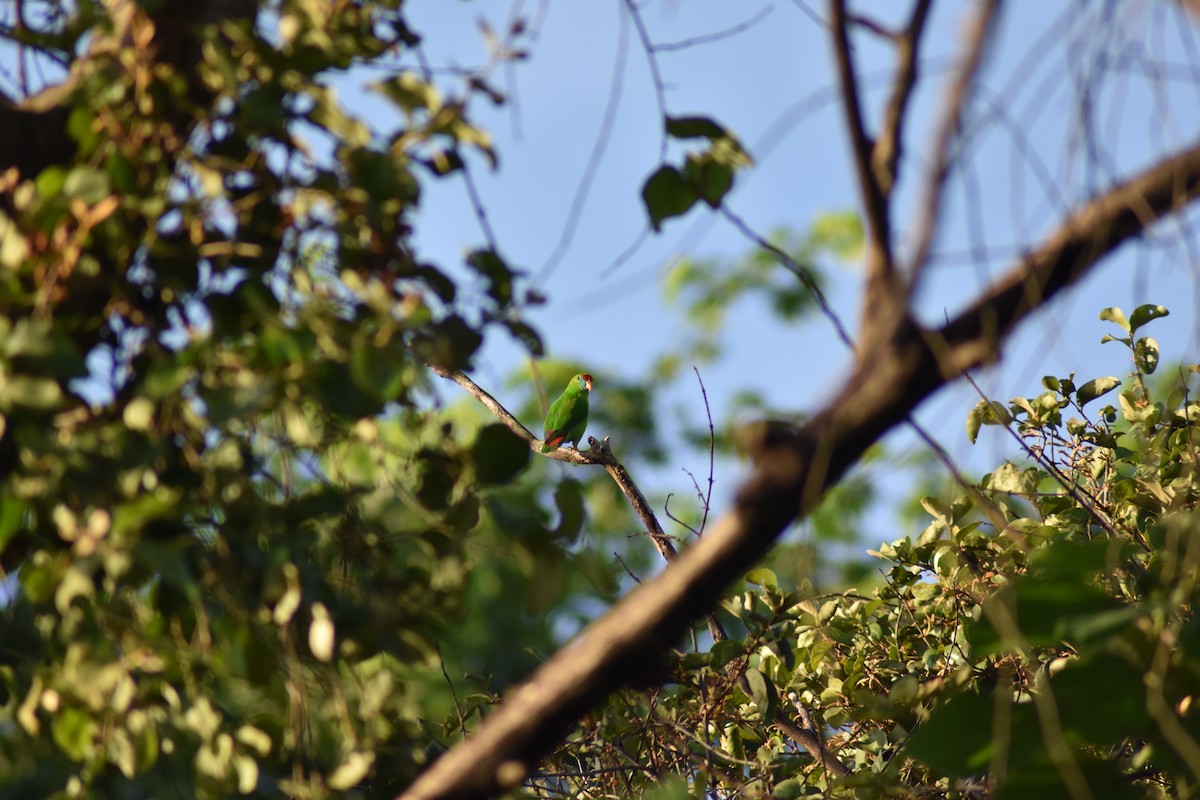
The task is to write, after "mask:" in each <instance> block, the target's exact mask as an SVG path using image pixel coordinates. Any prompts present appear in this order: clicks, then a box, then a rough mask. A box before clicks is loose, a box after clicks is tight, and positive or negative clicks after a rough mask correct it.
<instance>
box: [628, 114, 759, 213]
mask: <svg viewBox="0 0 1200 800" xmlns="http://www.w3.org/2000/svg"><path fill="white" fill-rule="evenodd" d="M665 122H666V133H667V136H669V137H670V138H672V139H676V140H680V141H687V140H691V139H701V140H704V141H706V142H707V143H708V147H707V149H705V150H701V151H698V152H690V153H688V154H687V155H686V156H685V157H684V161H683V166H682V167H676V166H672V165H670V164H664V165H663V166H661V167H659V168H658V170H656V171H655V172H654V174H653V175H651V176H650V177H649V178H647V179H646V183H645V185H644V186H643V187H642V200H643V202H644V203H645V204H646V211H647V213H648V214H649V215H650V225H651V227H653V228H654V230H656V231H657V230H661V228H662V224H663V222H665V221H666V220H668V219H670V218H671V217H679V216H683V215H684V214H686V213H687V212H688V211H690V210H691V209H692V207H693V206H694V205H696V203H698V202H703V203H705V204H706V205H708V206H709V207H710V208H719V207H720V205H721V202H722V201H723V200H724V199H725V195H726V194H728V193H729V190H730V189H732V188H733V177H734V173H735V172H736V171H737V170H739V169H743V168H745V167H748V166H750V164H751V163H752V162H751V159H750V156H749V155H748V154H747V153H746V151H745V149H744V148H743V147H742V145H741V143H740V142H738V140H737V138H736V137H735V136H734V135H733V134H732V133H730V132H729V131H728V130H727V129H726V128H725V127H723V126H722V125H720V124H719V123H717V122H715V121H713V120H712V119H710V118H708V117H667V118H666V120H665Z"/></svg>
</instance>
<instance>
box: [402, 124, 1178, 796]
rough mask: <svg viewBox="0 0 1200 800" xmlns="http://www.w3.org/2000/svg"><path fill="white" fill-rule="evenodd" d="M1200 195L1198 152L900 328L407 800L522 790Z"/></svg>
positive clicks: (1146, 176) (762, 452) (1092, 209)
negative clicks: (855, 486) (836, 490)
mask: <svg viewBox="0 0 1200 800" xmlns="http://www.w3.org/2000/svg"><path fill="white" fill-rule="evenodd" d="M1197 195H1200V143H1197V144H1194V145H1193V146H1192V147H1191V148H1190V149H1188V150H1186V151H1184V152H1183V153H1181V154H1179V155H1177V156H1175V157H1173V158H1169V159H1166V160H1164V161H1162V162H1160V163H1159V164H1157V165H1156V166H1154V167H1152V168H1150V169H1148V170H1146V171H1145V172H1143V173H1141V174H1140V175H1138V176H1137V177H1136V178H1134V179H1132V180H1130V181H1127V182H1125V183H1123V184H1121V185H1119V186H1117V187H1114V188H1113V189H1111V190H1110V191H1108V192H1107V193H1105V194H1104V195H1102V196H1100V197H1098V198H1096V199H1095V200H1093V201H1092V202H1090V203H1088V204H1087V205H1086V206H1084V207H1083V208H1082V209H1080V210H1079V211H1078V212H1077V213H1075V214H1074V215H1073V216H1071V217H1070V218H1069V219H1067V220H1066V221H1065V222H1064V223H1063V224H1062V225H1061V226H1060V227H1059V228H1058V230H1057V231H1056V232H1055V233H1054V234H1052V235H1051V236H1050V237H1049V238H1048V239H1047V240H1046V241H1045V242H1044V243H1043V244H1042V246H1041V247H1039V248H1038V249H1037V250H1035V251H1034V252H1033V253H1032V254H1031V255H1029V256H1028V257H1026V258H1024V259H1022V260H1021V261H1019V262H1018V263H1017V264H1016V265H1015V266H1014V268H1013V269H1012V270H1011V272H1010V273H1009V274H1008V275H1007V277H1006V278H1004V279H1003V280H1001V281H1000V282H999V283H998V284H997V285H996V286H994V287H993V288H991V289H990V290H988V291H987V292H985V293H984V294H983V295H982V296H981V297H979V298H978V299H977V300H976V302H975V303H974V304H973V305H972V306H971V307H970V308H969V309H967V310H966V311H965V312H963V313H962V314H960V315H959V316H958V317H957V318H956V319H954V320H952V321H951V322H949V323H948V324H947V325H946V326H944V327H943V328H942V329H940V330H937V331H929V330H925V329H922V328H920V327H919V326H917V325H916V324H915V323H913V322H912V321H911V320H910V319H907V318H905V319H903V320H901V321H900V323H899V324H898V325H897V326H896V327H895V329H894V330H893V331H892V332H891V335H889V336H887V337H886V338H884V339H882V340H877V341H878V342H879V343H878V344H877V345H876V346H875V347H873V348H871V349H869V350H865V351H863V352H861V353H860V354H859V358H858V363H857V365H856V368H855V370H854V373H853V375H852V376H851V378H850V379H849V380H848V381H847V383H846V384H845V386H844V387H843V389H842V391H841V392H840V393H839V395H838V397H837V398H836V399H835V400H834V401H833V402H832V403H830V404H829V405H828V406H827V407H826V408H825V409H824V410H822V411H821V412H820V413H819V414H817V415H816V416H815V417H814V418H813V419H812V420H811V421H810V422H809V423H808V424H807V425H805V426H804V427H803V428H800V429H799V430H797V431H796V432H795V434H794V435H793V436H784V437H776V438H775V439H774V440H767V439H765V438H764V439H763V440H762V441H760V442H759V443H758V446H757V447H756V448H755V449H754V451H753V455H754V456H755V463H756V470H755V474H754V475H753V477H752V478H751V479H750V480H749V481H748V482H747V483H746V484H745V486H743V487H742V489H741V491H739V492H738V495H737V499H736V502H735V506H734V509H733V510H732V511H731V512H730V513H728V514H726V515H725V516H723V517H722V518H721V519H720V520H718V522H717V523H716V524H715V525H714V526H713V527H712V529H711V530H710V531H708V532H707V533H706V534H705V536H704V537H703V538H702V539H701V540H700V541H698V542H697V543H696V544H695V545H693V546H692V547H691V548H689V549H688V550H687V551H686V552H685V553H683V554H682V555H681V556H679V557H678V558H676V559H675V560H674V561H673V563H672V564H671V565H670V566H669V567H668V568H667V569H666V570H664V571H663V572H662V573H661V574H660V575H659V576H657V577H656V578H655V579H654V580H652V581H648V582H646V583H644V584H642V585H641V586H640V587H638V588H637V589H635V590H634V591H633V592H631V593H630V594H629V595H628V596H627V597H625V598H624V599H622V600H621V601H620V602H619V603H618V604H617V605H616V606H615V607H614V608H613V609H612V610H611V611H609V613H608V614H606V615H605V616H604V617H602V618H601V619H599V620H597V621H596V622H595V623H593V624H592V625H591V626H589V627H588V628H587V629H586V630H585V631H584V632H583V634H582V635H580V636H579V637H578V638H577V639H575V640H574V641H573V642H572V643H571V644H569V645H568V646H566V647H564V648H563V649H562V650H560V651H559V652H558V653H557V654H555V656H554V657H553V658H551V659H550V660H549V661H548V662H546V663H545V664H544V665H543V666H542V667H541V668H540V669H539V670H538V671H537V672H536V673H535V674H534V675H533V677H532V678H531V679H530V680H529V682H528V683H526V684H525V685H523V686H521V687H519V688H518V689H517V690H515V691H514V692H513V694H512V695H511V696H510V697H509V698H508V699H507V700H506V702H505V703H504V704H503V705H502V706H501V707H500V708H499V709H498V710H497V711H496V712H495V713H494V714H492V715H491V716H490V717H488V719H487V720H486V721H485V723H484V724H483V725H482V726H481V727H480V728H479V729H478V731H477V732H476V733H475V735H474V736H473V737H471V738H469V739H466V740H464V741H463V742H461V743H460V744H458V745H457V746H456V747H455V748H453V749H452V750H451V751H450V752H448V753H446V754H445V755H444V756H442V757H441V758H440V759H439V760H438V761H437V762H435V763H434V764H433V765H432V766H431V767H430V768H429V769H428V770H426V771H425V772H424V773H423V774H422V775H421V776H420V777H419V778H418V779H417V780H416V781H415V782H414V783H413V784H412V786H410V787H409V789H408V790H407V791H406V792H405V793H404V794H403V795H401V797H402V798H405V800H427V799H428V800H432V798H468V797H485V796H488V795H491V794H493V793H495V792H496V791H498V790H500V789H504V788H510V787H513V786H516V785H519V784H520V782H521V781H522V780H524V778H525V776H526V775H527V774H528V772H529V770H530V769H531V768H532V765H534V764H536V763H537V761H538V760H539V759H540V758H541V757H542V756H543V755H545V754H546V753H547V752H549V750H550V749H552V748H553V747H554V746H555V745H557V744H558V742H559V741H560V738H561V736H562V734H563V732H564V731H565V730H566V729H567V728H568V726H570V725H571V724H572V723H573V722H574V721H575V720H576V719H577V718H578V717H579V715H580V714H582V713H583V712H584V711H586V710H587V709H588V708H590V707H592V706H593V705H594V704H596V703H598V702H599V701H600V700H602V699H603V698H604V697H605V696H606V695H607V694H608V693H609V692H611V691H613V690H614V689H616V688H618V687H619V686H621V685H623V684H625V683H627V682H628V681H630V680H632V679H636V678H637V677H638V676H641V675H645V674H647V673H648V672H649V671H650V670H652V669H653V665H654V664H655V663H656V657H657V656H658V655H659V654H661V653H662V652H664V651H665V650H666V649H667V648H669V647H670V646H671V645H672V644H673V643H674V642H675V641H677V639H678V637H679V636H680V635H681V634H682V633H683V632H684V631H685V630H686V628H687V626H688V625H689V624H690V623H691V622H692V621H693V620H695V619H697V618H698V617H700V616H702V615H704V614H707V613H708V611H709V609H711V608H712V607H713V605H714V603H715V602H716V600H717V598H718V597H719V596H720V594H721V592H723V591H724V589H725V587H726V586H728V585H729V584H730V583H731V582H732V581H734V580H735V579H737V578H739V577H740V576H741V575H743V574H744V573H745V571H746V570H747V569H748V568H749V567H750V566H751V565H753V564H754V563H755V562H756V561H757V560H758V559H759V558H760V557H761V556H762V555H763V554H764V553H765V552H766V550H767V549H768V548H769V547H770V545H771V544H772V543H773V542H774V540H775V539H776V537H778V536H779V535H780V534H781V533H782V532H783V531H784V530H785V529H786V528H787V527H788V526H789V525H790V524H791V523H792V522H794V521H795V520H796V519H797V517H798V516H800V515H803V514H804V513H806V512H808V511H809V510H811V509H812V508H813V507H814V505H815V504H816V502H817V501H818V499H819V498H820V496H821V494H822V492H823V491H824V490H825V489H826V488H828V487H829V486H831V485H832V484H833V483H835V482H836V481H837V480H838V479H839V478H840V477H841V475H842V474H843V473H844V472H845V471H846V470H847V469H848V468H849V467H850V466H851V465H852V464H853V463H854V462H855V461H857V460H858V458H859V457H860V456H861V455H862V453H863V452H864V451H865V450H866V449H867V448H868V447H869V446H871V445H872V444H873V443H875V442H876V441H878V440H879V438H880V437H881V436H883V434H884V433H886V432H887V431H888V430H890V429H891V428H892V427H893V426H894V425H896V424H897V423H899V422H901V421H903V420H904V419H905V418H906V417H907V416H908V414H909V413H910V412H911V411H912V410H913V409H914V408H916V406H917V405H918V404H919V403H920V402H921V401H922V400H924V399H925V398H926V397H928V396H929V395H930V394H932V393H933V392H934V391H936V390H937V389H939V388H941V387H942V386H944V385H945V384H946V383H947V382H948V381H950V380H951V379H953V378H956V377H958V376H959V375H961V374H962V373H963V372H964V371H965V370H967V369H970V368H972V367H975V366H978V365H980V364H982V363H985V362H988V361H991V360H994V358H995V357H996V355H997V353H998V349H999V347H1000V344H1001V343H1002V342H1003V341H1004V339H1005V338H1006V336H1007V335H1008V334H1009V333H1011V331H1012V330H1013V328H1014V327H1015V326H1016V325H1017V323H1019V322H1020V321H1021V320H1022V319H1024V318H1025V317H1026V316H1028V315H1029V313H1030V312H1032V311H1033V310H1035V309H1037V308H1039V307H1041V306H1042V305H1044V304H1045V302H1046V301H1047V300H1049V299H1050V298H1051V297H1053V296H1054V295H1055V294H1057V293H1058V292H1059V291H1061V290H1062V289H1063V288H1065V287H1066V286H1068V285H1070V284H1071V283H1072V282H1074V281H1075V280H1078V279H1079V278H1080V277H1082V276H1083V275H1084V274H1086V273H1087V272H1088V271H1089V270H1090V269H1091V268H1092V267H1093V266H1094V265H1095V264H1096V263H1097V262H1099V261H1100V259H1101V258H1103V257H1104V256H1105V255H1108V254H1109V253H1111V252H1112V251H1113V250H1115V249H1116V248H1117V247H1118V246H1119V245H1120V244H1122V243H1123V242H1125V241H1127V240H1128V239H1130V238H1132V237H1135V236H1138V235H1140V234H1141V233H1142V232H1143V231H1144V230H1145V229H1146V228H1147V226H1149V225H1150V224H1151V223H1153V222H1154V221H1155V220H1157V219H1159V218H1161V217H1163V216H1165V215H1168V214H1172V213H1175V212H1178V211H1179V210H1181V209H1182V208H1183V207H1184V206H1185V205H1186V204H1188V203H1190V202H1191V201H1193V200H1194V199H1195V198H1196V197H1197Z"/></svg>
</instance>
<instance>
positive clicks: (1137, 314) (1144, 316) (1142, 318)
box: [1129, 304, 1171, 334]
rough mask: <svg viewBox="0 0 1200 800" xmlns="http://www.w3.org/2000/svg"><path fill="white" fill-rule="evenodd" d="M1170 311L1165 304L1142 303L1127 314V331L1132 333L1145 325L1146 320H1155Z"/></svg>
mask: <svg viewBox="0 0 1200 800" xmlns="http://www.w3.org/2000/svg"><path fill="white" fill-rule="evenodd" d="M1170 313H1171V312H1170V311H1168V310H1167V309H1166V306H1156V305H1149V304H1147V305H1144V306H1138V307H1137V308H1135V309H1134V310H1133V313H1132V314H1130V315H1129V332H1130V333H1131V334H1132V333H1134V332H1135V331H1136V330H1137V329H1138V328H1140V327H1142V326H1143V325H1145V324H1146V323H1147V322H1150V321H1152V320H1156V319H1158V318H1159V317H1165V316H1168V315H1169V314H1170Z"/></svg>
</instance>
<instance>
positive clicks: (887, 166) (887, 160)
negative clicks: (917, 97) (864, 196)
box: [871, 0, 933, 196]
mask: <svg viewBox="0 0 1200 800" xmlns="http://www.w3.org/2000/svg"><path fill="white" fill-rule="evenodd" d="M932 5H933V0H917V3H916V5H915V6H914V7H913V13H912V17H911V18H910V19H909V22H908V26H907V27H906V28H905V29H904V31H903V33H900V34H898V35H896V36H895V37H894V41H895V43H896V55H897V58H898V60H899V62H900V66H899V68H898V69H897V71H896V82H895V84H893V86H892V96H891V98H890V99H889V100H888V105H887V111H886V112H885V113H884V118H883V128H882V130H880V132H879V138H878V139H876V141H875V149H874V150H873V151H872V153H871V170H872V172H873V173H874V175H875V180H876V181H877V182H878V183H879V189H880V191H881V192H883V194H884V196H889V195H891V192H892V189H893V187H894V186H895V185H896V162H897V161H898V160H899V158H900V151H901V149H902V147H903V142H902V141H901V140H902V138H903V135H904V119H905V116H906V113H907V111H908V101H909V99H910V98H911V97H912V90H913V87H914V86H916V85H917V74H918V59H917V57H918V56H919V55H920V52H921V34H922V33H923V32H924V30H925V21H926V20H927V19H929V9H930V7H931V6H932Z"/></svg>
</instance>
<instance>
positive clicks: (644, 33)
mask: <svg viewBox="0 0 1200 800" xmlns="http://www.w3.org/2000/svg"><path fill="white" fill-rule="evenodd" d="M625 8H626V9H627V10H628V11H629V16H630V18H631V19H632V20H633V27H634V29H636V30H637V35H638V39H639V40H641V43H642V49H643V50H644V51H645V52H646V61H647V63H648V64H649V65H650V78H651V80H653V81H654V100H655V102H657V103H658V115H659V116H660V117H661V118H662V120H663V124H664V126H665V124H666V121H667V87H666V84H665V83H664V82H663V77H662V72H661V71H660V70H659V68H658V56H657V55H656V54H655V52H654V42H652V41H651V40H650V32H649V31H648V30H646V23H645V21H644V20H643V19H642V12H641V11H640V10H639V9H638V7H637V3H635V2H634V0H625ZM666 157H667V134H666V128H665V127H664V128H663V135H662V140H661V142H660V143H659V152H658V160H659V161H662V160H663V159H665V158H666Z"/></svg>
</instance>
